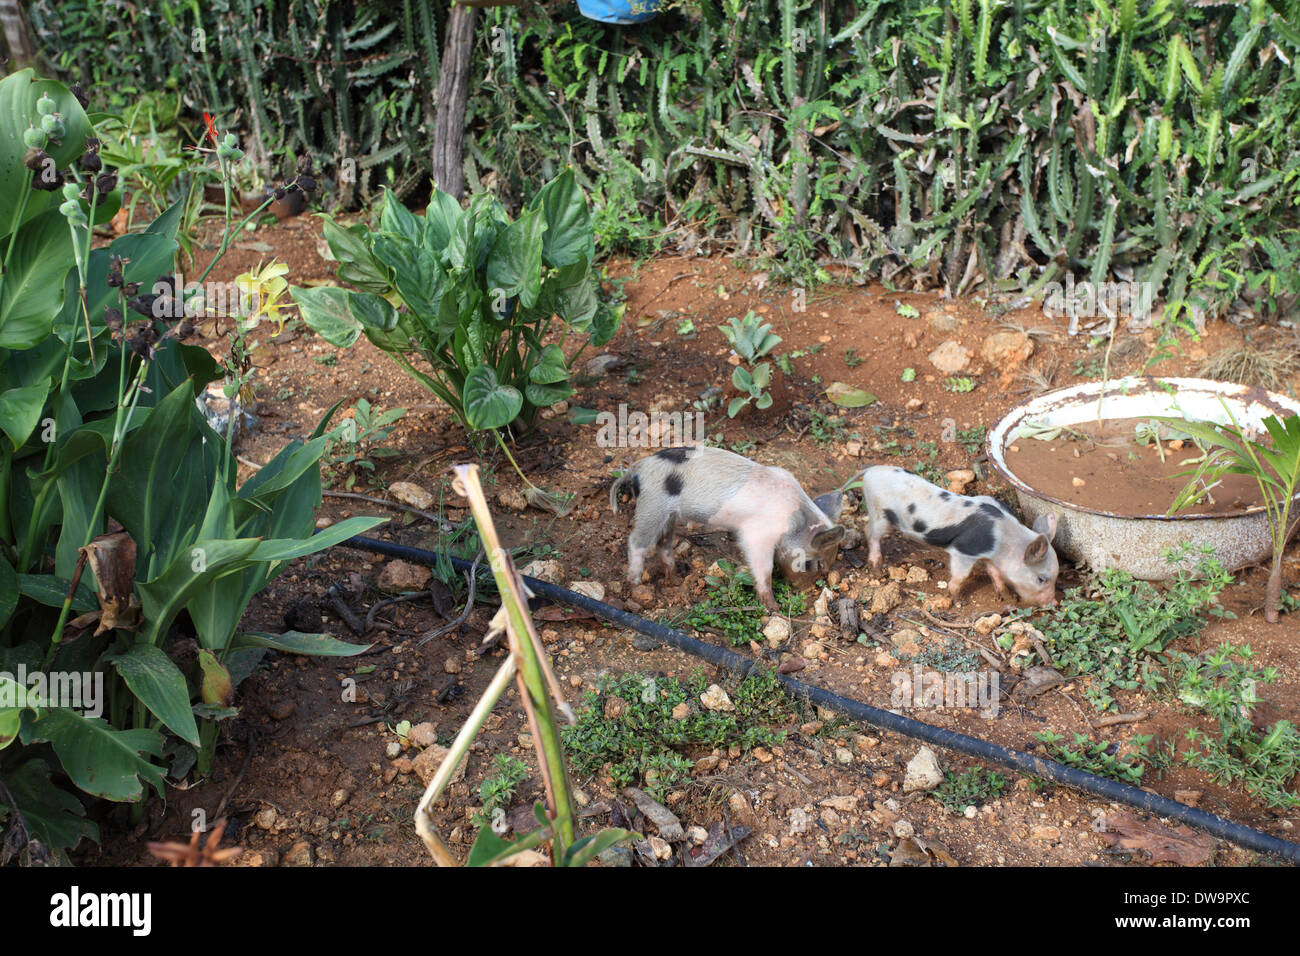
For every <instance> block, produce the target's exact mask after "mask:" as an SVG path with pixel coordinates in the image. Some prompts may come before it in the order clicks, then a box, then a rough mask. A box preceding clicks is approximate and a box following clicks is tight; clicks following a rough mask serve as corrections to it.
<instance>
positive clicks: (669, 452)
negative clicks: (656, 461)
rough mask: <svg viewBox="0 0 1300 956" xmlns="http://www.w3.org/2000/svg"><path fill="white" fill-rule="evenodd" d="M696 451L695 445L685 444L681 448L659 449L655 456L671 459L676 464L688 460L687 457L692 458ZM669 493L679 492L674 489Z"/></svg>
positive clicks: (666, 459) (665, 459)
mask: <svg viewBox="0 0 1300 956" xmlns="http://www.w3.org/2000/svg"><path fill="white" fill-rule="evenodd" d="M694 452H695V446H694V445H683V446H682V447H681V448H665V449H664V450H663V451H657V452H655V457H656V458H662V459H663V460H664V461H671V462H672V463H673V464H674V465H680V464H681V463H682V462H684V461H686V459H687V458H690V457H691V455H692V454H693V453H694ZM669 493H670V494H674V495H675V494H677V493H678V492H676V491H673V492H669Z"/></svg>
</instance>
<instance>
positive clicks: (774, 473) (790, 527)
mask: <svg viewBox="0 0 1300 956" xmlns="http://www.w3.org/2000/svg"><path fill="white" fill-rule="evenodd" d="M624 488H627V489H628V490H629V491H630V492H631V494H632V497H633V498H635V499H636V521H635V523H634V524H633V527H632V533H631V535H630V536H629V538H628V543H627V578H628V581H629V582H631V583H632V584H634V585H635V584H640V583H641V575H642V572H643V571H644V570H645V559H646V555H647V554H648V553H649V552H650V551H651V550H653V549H656V548H657V550H658V552H659V558H660V560H661V561H662V562H663V565H664V574H665V577H666V578H668V579H671V578H672V575H673V571H674V569H673V532H674V529H675V528H676V526H677V525H680V524H685V523H687V522H694V523H696V524H700V525H703V526H704V527H705V528H706V529H707V530H709V531H728V532H731V533H732V534H733V535H734V536H735V538H736V540H737V542H738V543H739V545H740V550H741V552H742V553H743V554H744V556H745V560H746V561H747V562H748V563H749V567H750V570H751V572H752V573H753V575H754V590H755V591H756V592H757V594H758V598H759V600H760V601H762V602H763V605H764V606H765V607H767V608H770V609H773V610H775V609H776V598H775V597H773V595H772V570H773V565H774V564H775V565H776V566H777V567H779V568H780V570H781V573H782V574H783V575H784V576H785V577H786V578H787V579H788V580H789V581H790V582H791V583H792V584H794V585H795V586H796V587H799V588H804V587H807V586H808V585H810V584H812V583H813V582H814V581H815V580H816V579H817V578H818V577H823V576H824V575H825V574H826V572H827V571H828V570H830V566H831V564H832V562H834V560H835V556H836V553H837V552H838V551H839V547H840V542H841V541H843V540H844V534H845V529H844V528H843V527H840V526H839V525H837V524H836V523H835V522H836V520H837V519H838V518H839V515H840V509H841V507H842V506H843V497H842V496H841V495H840V493H839V492H831V493H829V494H825V495H822V496H821V497H820V498H818V499H817V500H816V501H814V500H813V499H812V498H809V497H808V495H807V493H806V492H805V491H804V490H803V488H802V487H801V486H800V485H799V482H798V481H797V480H796V479H795V477H794V475H792V474H790V472H788V471H786V470H785V469H784V468H775V467H769V466H766V465H760V464H758V463H756V462H752V461H750V460H749V459H748V458H742V457H741V456H740V455H734V454H732V453H731V452H729V451H724V450H723V449H721V448H710V447H707V446H686V447H681V448H665V449H663V450H662V451H659V452H656V453H655V454H653V455H651V456H650V457H648V458H642V459H641V460H640V461H638V462H637V463H636V464H634V465H633V466H632V467H631V468H629V469H628V470H627V471H626V472H624V474H623V475H622V476H621V477H620V478H618V479H617V480H616V481H615V482H614V484H613V486H612V487H611V488H610V489H609V504H610V508H611V509H613V511H614V512H616V513H617V511H618V497H619V492H620V491H621V490H622V489H624Z"/></svg>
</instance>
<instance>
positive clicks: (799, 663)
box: [777, 654, 808, 674]
mask: <svg viewBox="0 0 1300 956" xmlns="http://www.w3.org/2000/svg"><path fill="white" fill-rule="evenodd" d="M807 666H808V662H807V661H805V660H804V659H803V655H801V654H791V655H790V656H789V657H787V658H786V659H785V660H783V661H782V662H781V663H780V665H778V667H777V672H778V673H781V674H793V673H795V672H796V671H801V670H803V669H804V668H805V667H807Z"/></svg>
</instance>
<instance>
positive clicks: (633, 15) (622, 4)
mask: <svg viewBox="0 0 1300 956" xmlns="http://www.w3.org/2000/svg"><path fill="white" fill-rule="evenodd" d="M662 6H663V4H662V3H661V2H660V0H578V10H579V11H581V13H582V15H583V16H584V17H589V18H591V19H592V20H599V21H601V22H602V23H643V22H645V21H646V20H649V19H651V18H653V17H654V15H655V14H657V13H658V12H659V8H660V7H662Z"/></svg>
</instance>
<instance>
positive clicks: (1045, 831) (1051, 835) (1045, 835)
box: [1029, 824, 1061, 843]
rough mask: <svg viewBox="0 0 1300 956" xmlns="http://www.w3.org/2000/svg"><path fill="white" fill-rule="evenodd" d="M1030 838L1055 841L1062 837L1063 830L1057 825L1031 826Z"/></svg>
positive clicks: (1039, 840)
mask: <svg viewBox="0 0 1300 956" xmlns="http://www.w3.org/2000/svg"><path fill="white" fill-rule="evenodd" d="M1029 839H1031V840H1036V841H1038V842H1040V843H1055V842H1056V841H1057V840H1059V839H1061V831H1060V830H1058V829H1057V828H1056V827H1049V826H1044V825H1041V824H1040V825H1038V826H1034V827H1030V828H1029Z"/></svg>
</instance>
